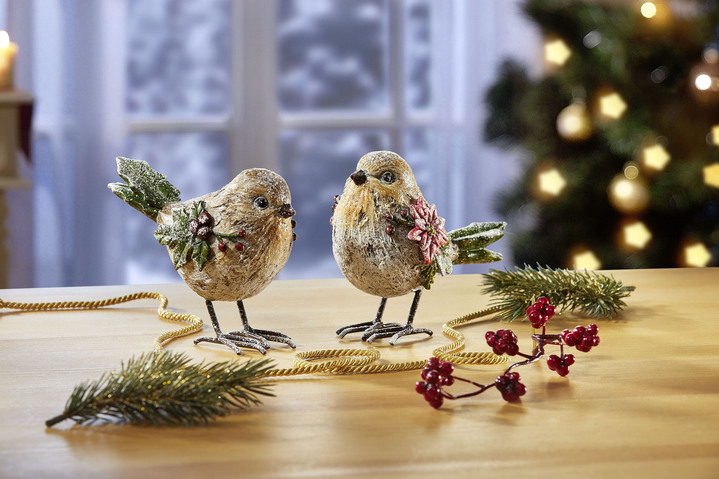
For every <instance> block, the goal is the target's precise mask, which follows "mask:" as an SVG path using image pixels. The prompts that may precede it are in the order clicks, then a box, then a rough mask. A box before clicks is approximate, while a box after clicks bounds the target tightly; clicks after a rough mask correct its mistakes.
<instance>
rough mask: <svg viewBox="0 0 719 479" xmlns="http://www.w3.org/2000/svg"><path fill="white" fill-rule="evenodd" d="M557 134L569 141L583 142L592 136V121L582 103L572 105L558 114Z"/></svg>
mask: <svg viewBox="0 0 719 479" xmlns="http://www.w3.org/2000/svg"><path fill="white" fill-rule="evenodd" d="M557 133H559V136H561V137H562V138H564V139H565V140H569V141H583V140H586V139H587V138H589V137H590V136H592V120H591V119H590V118H589V114H588V113H587V107H586V106H584V103H582V102H575V103H572V104H571V105H569V106H567V107H566V108H564V109H563V110H562V111H560V112H559V115H557Z"/></svg>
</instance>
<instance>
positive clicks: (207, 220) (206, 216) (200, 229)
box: [190, 211, 215, 240]
mask: <svg viewBox="0 0 719 479" xmlns="http://www.w3.org/2000/svg"><path fill="white" fill-rule="evenodd" d="M214 222H215V221H214V219H213V218H212V215H210V213H208V212H207V211H203V212H202V213H200V214H199V215H198V216H197V219H193V220H190V233H192V234H193V235H195V236H197V237H198V238H200V239H201V240H206V239H207V238H209V237H210V235H211V234H212V225H213V224H214Z"/></svg>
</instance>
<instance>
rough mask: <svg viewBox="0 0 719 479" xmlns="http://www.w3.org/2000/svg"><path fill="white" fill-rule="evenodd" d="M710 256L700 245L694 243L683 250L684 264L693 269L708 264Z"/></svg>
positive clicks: (705, 248)
mask: <svg viewBox="0 0 719 479" xmlns="http://www.w3.org/2000/svg"><path fill="white" fill-rule="evenodd" d="M711 259H712V255H711V253H710V252H709V250H708V249H707V247H706V246H704V245H703V244H701V243H694V244H690V245H688V246H686V247H685V248H684V264H685V265H686V266H690V267H694V268H703V267H704V266H706V265H708V264H709V261H711Z"/></svg>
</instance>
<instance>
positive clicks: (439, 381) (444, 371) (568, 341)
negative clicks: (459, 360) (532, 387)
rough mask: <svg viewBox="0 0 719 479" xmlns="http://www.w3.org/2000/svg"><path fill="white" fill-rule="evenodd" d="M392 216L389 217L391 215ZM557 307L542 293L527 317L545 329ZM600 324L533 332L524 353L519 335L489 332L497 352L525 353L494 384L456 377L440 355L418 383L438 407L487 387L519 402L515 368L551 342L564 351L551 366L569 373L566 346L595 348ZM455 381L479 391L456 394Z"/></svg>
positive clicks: (520, 390)
mask: <svg viewBox="0 0 719 479" xmlns="http://www.w3.org/2000/svg"><path fill="white" fill-rule="evenodd" d="M388 219H389V218H388ZM555 313H556V308H555V307H554V306H553V305H551V304H549V300H548V299H547V298H546V297H544V296H541V297H539V298H537V301H536V302H535V303H534V304H533V305H531V306H530V307H529V308H528V309H527V317H528V318H529V320H530V322H531V323H532V327H533V328H534V329H538V328H544V327H545V325H546V324H547V321H548V320H549V318H551V317H552V316H554V314H555ZM597 332H598V328H597V325H596V324H590V325H588V326H586V327H585V326H577V327H576V328H574V329H572V330H569V329H565V330H564V331H562V333H561V334H545V333H544V329H543V330H542V334H533V335H532V340H533V341H534V342H535V343H536V347H535V349H534V351H533V352H532V354H531V355H530V354H524V353H521V352H520V351H519V345H518V340H517V335H516V334H514V332H513V331H511V330H509V329H498V330H497V331H496V332H494V331H487V333H486V334H485V336H484V338H485V340H486V341H487V344H488V345H489V346H490V347H491V348H492V350H493V351H494V354H497V355H502V354H507V355H508V356H521V357H522V358H524V360H523V361H519V362H516V363H513V364H511V365H510V366H509V367H508V368H507V369H505V371H504V374H502V375H501V376H499V377H497V378H496V379H495V380H494V383H492V384H487V385H483V384H478V383H475V382H474V381H470V380H468V379H464V378H460V377H456V376H452V372H453V371H454V366H452V364H451V363H449V362H447V361H440V360H439V359H438V358H435V357H433V358H430V359H429V361H427V365H426V366H425V368H424V370H423V371H422V379H423V380H424V381H420V382H418V383H417V384H416V385H415V389H416V391H417V392H418V393H420V394H423V395H424V398H425V400H426V401H427V402H428V403H429V404H430V406H432V407H434V408H438V407H440V406H441V405H442V403H443V402H444V399H445V398H446V399H460V398H464V397H469V396H476V395H477V394H480V393H482V392H484V391H485V390H487V389H489V388H491V387H496V388H497V390H498V391H499V392H500V393H501V394H502V397H503V398H504V399H505V400H506V401H516V400H518V399H519V398H520V397H521V396H523V395H524V394H525V393H526V392H527V388H526V387H525V386H524V384H522V383H521V382H519V379H520V378H519V374H518V373H516V372H512V371H511V370H512V369H513V368H515V367H517V366H523V365H526V364H530V363H533V362H535V361H537V360H539V359H540V358H542V357H543V356H544V348H545V346H547V345H553V346H559V348H560V354H559V355H556V354H552V355H551V356H549V357H548V358H547V367H548V368H549V369H550V370H551V371H555V372H556V373H557V374H559V375H560V376H566V375H567V374H569V367H570V366H571V365H572V364H574V355H572V354H564V346H565V345H566V346H570V347H576V348H577V349H578V350H579V351H583V352H588V351H589V350H591V349H592V347H594V346H597V345H598V344H599V336H597ZM455 380H459V381H464V382H468V383H471V384H473V385H474V386H476V387H477V390H476V391H473V392H470V393H465V394H461V395H458V396H455V395H452V394H450V393H448V392H446V391H444V390H442V386H451V385H452V384H454V382H455Z"/></svg>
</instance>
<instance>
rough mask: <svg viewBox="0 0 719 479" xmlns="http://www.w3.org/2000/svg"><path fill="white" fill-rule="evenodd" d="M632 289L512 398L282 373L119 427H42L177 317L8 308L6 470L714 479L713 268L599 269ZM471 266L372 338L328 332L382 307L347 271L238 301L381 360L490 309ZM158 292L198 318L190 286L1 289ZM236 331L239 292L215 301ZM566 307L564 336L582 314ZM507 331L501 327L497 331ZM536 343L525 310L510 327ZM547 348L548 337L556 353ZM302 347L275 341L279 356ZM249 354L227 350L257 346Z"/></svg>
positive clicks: (716, 326) (78, 294)
mask: <svg viewBox="0 0 719 479" xmlns="http://www.w3.org/2000/svg"><path fill="white" fill-rule="evenodd" d="M609 273H610V274H612V275H613V276H614V277H615V278H617V279H619V280H622V281H624V282H625V284H630V285H635V286H636V287H637V289H636V291H635V292H634V293H633V294H632V295H631V296H630V297H629V298H628V299H627V304H628V306H627V309H626V310H625V311H624V312H623V313H622V314H621V315H620V316H619V317H618V318H617V319H615V320H601V321H599V322H598V324H599V335H600V337H601V344H600V345H599V346H598V347H597V348H596V349H594V350H592V351H591V352H590V353H588V354H584V353H580V352H577V351H575V356H576V357H577V362H576V363H575V365H574V366H572V368H571V372H570V374H569V376H567V377H566V378H561V377H559V376H558V375H557V374H556V373H554V372H551V371H549V370H548V369H547V367H546V365H545V364H544V361H542V362H538V363H534V364H532V365H529V366H525V367H522V368H521V369H520V370H519V372H520V374H521V375H522V382H524V383H525V384H526V386H527V389H528V391H527V394H526V395H525V396H524V397H523V398H522V400H521V402H516V403H507V402H505V401H504V400H502V399H501V397H500V395H499V394H498V393H497V391H495V390H494V389H491V390H488V391H487V392H486V393H485V394H482V395H480V396H477V397H473V398H469V399H464V400H461V401H448V402H446V403H445V406H443V407H442V409H440V410H434V409H432V408H430V407H429V406H428V405H427V404H426V403H425V401H424V400H423V399H422V397H421V396H420V395H418V394H417V393H415V392H414V383H415V382H416V381H417V380H418V379H419V372H417V371H406V372H396V373H386V374H371V375H344V376H330V375H315V376H309V377H300V378H286V379H284V378H283V379H278V380H277V382H276V384H275V386H274V388H273V391H274V393H275V394H276V397H274V398H267V399H265V400H264V402H263V404H262V405H261V406H259V407H256V408H253V409H250V410H247V411H239V410H238V411H237V412H234V413H233V414H232V415H231V416H229V417H227V418H222V419H219V420H218V421H217V422H214V423H213V424H212V425H210V426H203V427H195V428H172V427H165V428H151V427H134V426H121V425H112V424H110V425H107V424H106V425H101V426H85V427H78V426H72V422H71V421H65V422H63V423H61V424H60V425H59V426H56V427H54V428H46V427H45V423H44V421H45V420H46V419H49V418H50V417H53V416H55V415H56V414H59V413H60V412H61V411H62V408H63V406H64V404H65V401H66V400H67V398H68V396H69V394H70V392H71V391H72V389H73V388H74V386H75V385H77V384H78V383H80V382H82V381H85V380H90V379H96V378H98V377H99V376H100V375H101V374H102V373H103V372H105V371H108V370H114V369H117V368H118V367H119V365H120V363H121V362H122V361H126V360H127V359H129V358H130V357H131V356H133V355H138V354H140V353H143V352H147V351H150V350H151V349H152V344H153V341H154V338H155V337H156V336H158V335H159V334H160V333H162V332H164V331H166V330H168V329H173V328H176V327H177V326H176V324H175V323H169V322H166V321H162V320H160V319H159V318H158V317H157V315H156V307H157V304H156V303H155V302H153V301H152V300H141V301H137V302H134V303H129V304H126V305H122V306H116V307H113V308H109V309H105V310H98V311H69V312H33V313H30V312H21V313H19V312H8V311H5V312H4V313H3V314H2V316H0V365H1V368H0V477H2V478H14V477H23V478H24V477H103V478H106V477H133V478H137V477H313V478H314V477H337V476H346V477H409V476H417V475H423V476H427V477H455V476H458V477H530V476H531V477H541V476H546V477H587V478H589V477H599V478H607V477H651V478H663V477H666V478H699V477H706V478H716V477H719V339H718V338H719V309H718V308H717V298H719V294H718V293H719V269H677V270H644V271H640V270H637V271H613V272H609ZM480 280H481V277H480V276H478V275H455V276H451V277H447V278H438V280H437V282H436V283H435V286H433V288H432V290H431V291H429V292H425V294H424V295H423V297H422V301H421V302H420V305H419V310H418V313H417V316H416V320H415V324H416V325H419V326H425V327H430V328H432V329H434V330H435V335H434V337H432V338H431V339H424V337H421V338H420V337H413V338H404V339H401V340H400V341H399V342H398V344H397V345H396V346H394V347H392V346H390V345H389V344H388V342H387V340H378V341H376V342H375V343H374V344H373V345H372V346H368V345H366V344H364V343H362V342H361V341H360V340H359V339H358V338H357V336H356V335H354V336H353V337H352V338H349V339H344V340H339V339H338V338H337V337H336V336H335V334H334V331H335V329H336V328H338V327H340V326H343V325H345V324H348V323H352V322H356V321H361V320H368V319H371V318H373V317H374V314H375V311H376V307H377V305H378V301H377V299H376V298H374V297H369V296H366V295H364V294H362V293H360V292H358V291H357V290H355V289H353V288H352V287H351V286H349V284H348V283H347V282H346V281H345V280H339V279H337V280H317V281H276V282H274V283H273V284H272V285H271V286H270V287H269V288H268V289H267V290H265V291H264V292H263V293H261V294H260V295H258V296H256V297H254V298H251V299H250V300H248V301H246V308H247V313H248V316H249V318H250V323H251V324H252V325H253V326H255V327H261V328H268V329H277V330H281V331H283V332H285V333H287V334H289V335H290V336H292V337H293V338H294V339H295V340H296V342H297V343H298V351H307V350H314V349H323V348H343V347H349V348H369V347H372V348H376V349H377V350H379V352H380V353H381V355H382V360H383V361H390V362H392V361H406V360H416V359H425V358H427V357H429V355H430V354H431V351H432V350H433V349H434V348H436V347H438V346H441V345H443V344H447V343H448V342H450V340H449V339H448V338H447V337H444V336H443V335H442V333H441V325H442V324H443V323H445V322H447V321H448V320H450V319H452V318H454V317H457V316H460V315H463V314H466V313H470V312H473V311H475V310H477V309H481V308H482V307H484V306H485V305H486V304H487V302H488V298H487V297H486V296H481V295H480V294H479V288H478V284H479V283H480ZM135 291H157V292H160V293H163V294H165V295H166V296H167V297H168V298H169V309H170V310H172V311H177V312H182V313H184V312H191V313H194V314H197V315H199V316H201V317H203V319H204V320H205V323H206V324H205V327H204V328H205V332H206V333H210V332H211V328H210V326H209V320H208V319H206V312H205V308H204V303H203V301H202V300H201V299H200V298H199V297H198V296H195V295H194V294H193V293H191V292H190V290H189V289H187V288H186V287H185V286H184V285H150V286H144V287H143V286H116V287H86V288H58V289H25V290H4V291H0V298H2V299H3V300H5V301H58V300H95V299H104V298H108V297H114V296H120V295H122V294H126V293H128V292H135ZM410 301H411V297H409V296H408V297H404V298H398V299H394V300H390V301H389V302H388V304H387V309H386V311H385V319H387V320H390V319H391V320H398V321H403V320H404V318H405V317H406V312H407V310H408V308H409V304H410ZM216 307H217V311H218V315H219V317H220V318H221V319H220V321H221V323H222V325H223V327H224V328H225V330H229V329H232V328H238V327H239V317H238V314H237V311H236V308H235V306H234V304H230V303H218V304H217V305H216ZM588 322H589V321H588V320H587V319H586V318H582V317H579V316H575V315H571V314H564V315H562V316H561V317H559V316H557V317H555V318H553V319H552V320H551V321H550V330H552V329H556V330H557V331H559V330H561V329H563V328H566V327H573V326H575V325H577V324H580V323H581V324H587V323H588ZM498 326H499V325H498V323H496V322H495V321H478V322H475V323H472V324H470V325H467V326H464V327H463V328H462V329H461V332H462V333H463V334H465V336H466V337H467V350H470V351H486V350H487V349H488V348H487V346H486V344H485V343H484V333H485V331H487V330H489V329H497V327H498ZM500 327H501V326H500ZM512 328H513V329H514V330H515V332H516V333H517V335H518V336H519V338H520V347H521V349H522V350H525V351H526V350H527V349H529V348H530V347H531V343H530V340H529V334H530V333H531V328H530V326H529V325H528V323H526V322H522V323H519V322H515V323H513V325H512ZM193 338H194V336H189V337H185V338H180V339H178V340H176V341H173V342H171V343H169V344H168V345H167V348H169V349H172V350H180V351H186V352H187V353H188V354H190V355H191V356H192V357H193V358H196V359H197V360H208V361H215V360H225V359H233V358H236V356H235V355H234V354H233V353H231V352H230V351H229V350H226V349H224V348H222V347H219V346H216V345H211V344H208V343H205V344H202V345H200V346H194V345H193V344H192V340H193ZM548 349H549V348H548ZM294 354H295V352H294V351H292V350H291V349H289V348H287V347H284V346H280V345H278V346H277V347H276V348H273V349H271V350H270V351H269V352H268V356H269V357H270V358H272V359H274V360H275V361H276V363H277V365H278V366H280V367H285V366H286V367H289V366H290V365H291V364H292V360H293V357H294ZM259 356H260V354H259V353H256V352H251V351H248V352H247V353H246V354H245V355H244V356H242V357H239V358H237V360H239V361H244V360H246V358H257V357H259ZM503 369H504V366H498V365H495V366H473V367H467V366H465V367H460V368H458V371H457V373H456V375H461V376H463V377H467V378H471V379H473V380H476V381H478V382H490V381H492V380H493V378H494V377H496V376H497V375H498V374H499V373H500V372H501V371H502V370H503Z"/></svg>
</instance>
